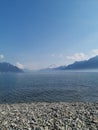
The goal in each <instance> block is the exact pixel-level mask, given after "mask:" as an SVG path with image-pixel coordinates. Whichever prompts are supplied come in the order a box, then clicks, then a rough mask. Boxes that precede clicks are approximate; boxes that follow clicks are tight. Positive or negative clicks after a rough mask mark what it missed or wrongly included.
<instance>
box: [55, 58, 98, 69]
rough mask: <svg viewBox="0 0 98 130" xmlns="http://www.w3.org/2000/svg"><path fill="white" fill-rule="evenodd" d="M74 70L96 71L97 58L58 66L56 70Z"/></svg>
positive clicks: (97, 67)
mask: <svg viewBox="0 0 98 130" xmlns="http://www.w3.org/2000/svg"><path fill="white" fill-rule="evenodd" d="M74 69H98V56H95V57H93V58H90V59H89V60H85V61H76V62H74V63H73V64H70V65H68V66H65V67H64V66H60V67H59V68H57V70H74Z"/></svg>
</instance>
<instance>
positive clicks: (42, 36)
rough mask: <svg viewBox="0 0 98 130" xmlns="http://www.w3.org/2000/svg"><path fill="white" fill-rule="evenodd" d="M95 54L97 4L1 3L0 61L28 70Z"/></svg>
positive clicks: (77, 0)
mask: <svg viewBox="0 0 98 130" xmlns="http://www.w3.org/2000/svg"><path fill="white" fill-rule="evenodd" d="M97 54H98V0H1V1H0V60H1V61H7V62H10V63H12V64H15V65H17V66H20V67H23V66H24V67H25V68H28V69H40V68H44V67H47V66H49V65H51V64H56V65H57V66H58V65H66V64H69V63H72V62H74V61H75V60H84V59H88V58H90V57H92V56H95V55H97Z"/></svg>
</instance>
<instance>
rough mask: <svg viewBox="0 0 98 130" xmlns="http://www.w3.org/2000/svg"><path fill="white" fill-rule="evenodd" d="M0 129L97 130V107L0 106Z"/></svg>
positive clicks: (35, 104)
mask: <svg viewBox="0 0 98 130" xmlns="http://www.w3.org/2000/svg"><path fill="white" fill-rule="evenodd" d="M0 130H98V104H97V103H82V102H81V103H79V102H77V103H67V102H59V103H55V102H54V103H46V102H45V103H44V102H42V103H41V102H36V103H20V104H1V105H0Z"/></svg>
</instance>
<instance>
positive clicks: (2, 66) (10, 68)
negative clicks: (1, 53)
mask: <svg viewBox="0 0 98 130" xmlns="http://www.w3.org/2000/svg"><path fill="white" fill-rule="evenodd" d="M0 72H1V73H3V72H4V73H7V72H14V73H21V72H23V70H22V69H20V68H18V67H16V66H14V65H12V64H10V63H7V62H1V63H0Z"/></svg>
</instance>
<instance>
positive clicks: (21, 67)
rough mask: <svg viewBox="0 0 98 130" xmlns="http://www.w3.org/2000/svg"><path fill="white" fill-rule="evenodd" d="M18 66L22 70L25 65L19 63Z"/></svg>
mask: <svg viewBox="0 0 98 130" xmlns="http://www.w3.org/2000/svg"><path fill="white" fill-rule="evenodd" d="M16 66H17V67H18V68H20V69H24V65H23V64H21V63H19V62H17V63H16Z"/></svg>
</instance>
